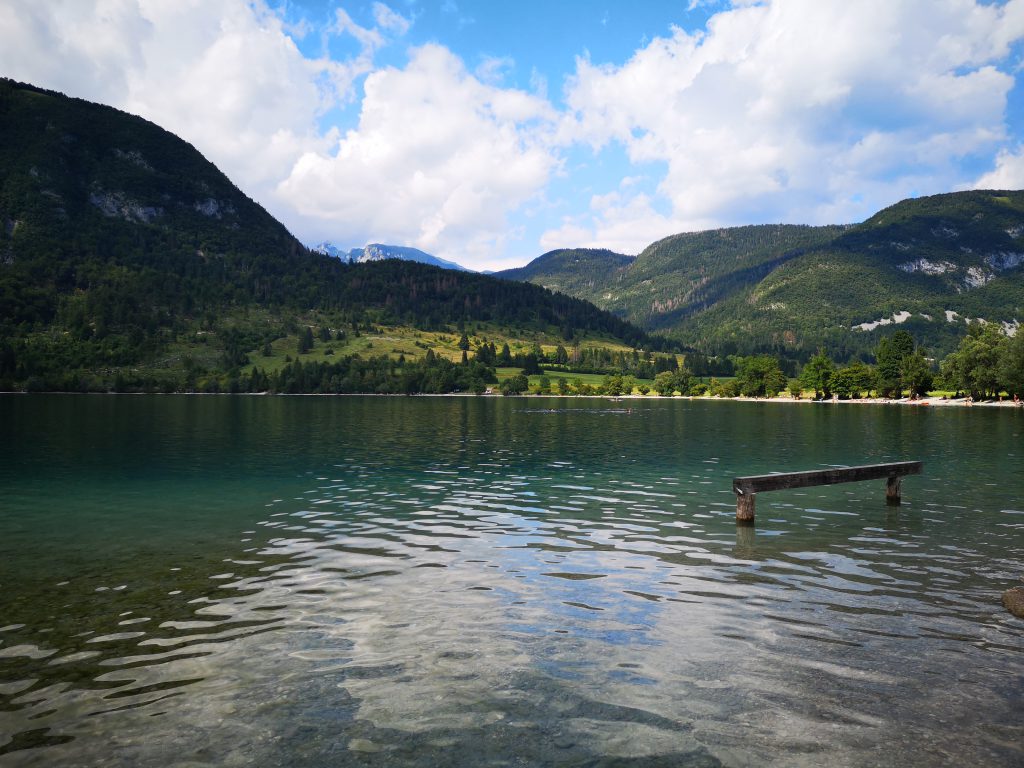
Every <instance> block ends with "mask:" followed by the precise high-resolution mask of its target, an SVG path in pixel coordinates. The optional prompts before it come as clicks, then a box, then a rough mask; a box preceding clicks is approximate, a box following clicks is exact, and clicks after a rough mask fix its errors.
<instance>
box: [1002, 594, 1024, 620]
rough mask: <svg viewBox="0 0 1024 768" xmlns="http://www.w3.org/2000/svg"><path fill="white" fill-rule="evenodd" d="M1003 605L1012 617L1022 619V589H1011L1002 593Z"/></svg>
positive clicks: (1023, 599) (1023, 612) (1023, 608)
mask: <svg viewBox="0 0 1024 768" xmlns="http://www.w3.org/2000/svg"><path fill="white" fill-rule="evenodd" d="M1003 605H1004V606H1006V610H1008V611H1009V612H1010V613H1012V614H1013V615H1014V616H1019V617H1020V618H1022V619H1024V587H1013V588H1012V589H1008V590H1006V591H1005V592H1003Z"/></svg>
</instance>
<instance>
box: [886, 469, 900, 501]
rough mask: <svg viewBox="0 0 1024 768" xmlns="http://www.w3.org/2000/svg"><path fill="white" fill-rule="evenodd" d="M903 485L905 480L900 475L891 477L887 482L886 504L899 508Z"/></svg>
mask: <svg viewBox="0 0 1024 768" xmlns="http://www.w3.org/2000/svg"><path fill="white" fill-rule="evenodd" d="M902 485H903V478H902V477H900V476H899V475H889V477H888V479H887V480H886V481H885V503H886V504H892V505H893V506H899V503H900V490H901V487H902Z"/></svg>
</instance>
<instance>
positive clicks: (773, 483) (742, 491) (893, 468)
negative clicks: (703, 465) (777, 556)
mask: <svg viewBox="0 0 1024 768" xmlns="http://www.w3.org/2000/svg"><path fill="white" fill-rule="evenodd" d="M923 467H924V465H923V464H922V463H921V462H920V461H897V462H893V463H890V464H867V465H864V466H860V467H834V468H832V469H813V470H810V471H808V472H782V473H777V474H773V475H751V476H750V477H737V478H735V479H734V480H733V481H732V490H733V492H734V493H735V494H736V522H737V523H743V524H748V525H752V524H753V522H754V506H755V499H756V497H757V494H758V493H760V492H762V491H781V490H785V489H789V488H810V487H812V486H816V485H835V484H836V483H853V482H857V481H860V480H879V479H881V478H883V477H884V478H885V479H886V484H885V499H886V501H887V502H888V503H889V504H893V505H898V504H899V503H900V488H901V485H902V479H903V476H904V475H919V474H921V472H922V470H923Z"/></svg>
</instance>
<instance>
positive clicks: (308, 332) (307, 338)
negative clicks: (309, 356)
mask: <svg viewBox="0 0 1024 768" xmlns="http://www.w3.org/2000/svg"><path fill="white" fill-rule="evenodd" d="M312 348H313V329H312V328H310V327H309V326H308V325H307V326H306V327H305V328H303V329H302V330H301V331H300V332H299V345H298V349H299V354H300V355H302V354H305V353H306V352H309V351H310V350H311V349H312Z"/></svg>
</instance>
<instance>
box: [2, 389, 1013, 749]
mask: <svg viewBox="0 0 1024 768" xmlns="http://www.w3.org/2000/svg"><path fill="white" fill-rule="evenodd" d="M1022 433H1024V415H1022V414H1021V413H1020V412H1019V411H1017V410H1013V409H981V408H975V409H955V408H949V409H939V408H935V409H928V408H899V407H891V406H890V407H886V406H853V405H831V404H814V405H810V404H808V405H793V404H782V403H734V402H704V401H681V400H680V401H665V400H657V401H650V402H636V401H633V402H630V403H628V404H626V403H624V402H623V403H613V402H609V401H604V400H577V399H540V398H526V399H520V398H512V399H501V398H486V399H484V398H374V397H366V398H321V397H294V398H285V397H274V398H270V397H216V396H209V397H201V396H192V397H190V396H164V397H160V396H154V397H133V396H120V397H112V396H15V395H11V396H2V397H0V437H2V440H0V489H2V496H0V765H2V766H8V765H11V766H15V765H16V766H20V765H40V766H48V765H66V766H74V765H83V766H98V765H104V766H106V765H126V766H128V765H131V766H136V765H144V766H148V765H154V766H165V765H193V766H198V765H211V766H212V765H260V766H271V765H272V766H278V765H280V766H306V765H309V766H319V765H332V766H343V765H423V766H433V765H588V766H589V765H617V766H648V765H672V766H687V765H694V766H715V765H728V766H743V765H750V766H761V765H777V766H791V765H822V764H826V763H827V764H829V765H853V766H860V765H864V766H867V765H906V766H916V765H920V766H933V765H1020V764H1022V763H1024V718H1022V716H1021V715H1022V712H1024V621H1022V620H1020V619H1016V618H1014V617H1012V616H1011V615H1010V614H1009V613H1007V612H1006V611H1005V610H1004V609H1003V608H1002V607H1001V605H1000V602H999V599H1000V595H1001V593H1002V592H1003V590H1005V589H1007V588H1009V587H1011V586H1015V585H1017V584H1020V583H1021V578H1022V577H1024V479H1022V474H1021V472H1020V466H1021V463H1022V460H1024V440H1022ZM909 459H921V460H923V461H924V462H925V474H924V475H923V476H921V477H911V478H907V479H906V480H905V481H904V499H903V505H902V506H901V507H899V508H891V507H887V506H886V504H885V499H884V485H885V484H884V481H877V482H871V483H859V484H849V485H842V486H833V487H826V488H811V489H805V490H803V491H789V492H778V493H772V494H762V495H761V496H760V497H759V498H758V519H757V525H756V527H755V528H753V529H749V528H737V526H736V525H735V520H734V514H735V502H734V497H733V494H732V492H731V480H732V478H733V477H734V476H736V475H744V474H756V473H760V472H768V471H773V470H774V471H782V470H799V469H813V468H818V467H824V466H830V465H841V464H862V463H875V462H881V461H897V460H909Z"/></svg>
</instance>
